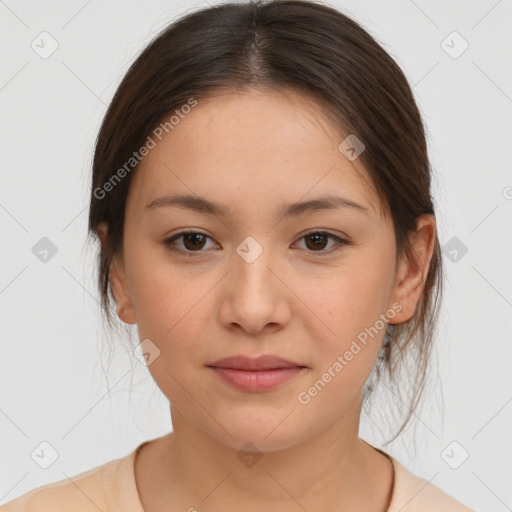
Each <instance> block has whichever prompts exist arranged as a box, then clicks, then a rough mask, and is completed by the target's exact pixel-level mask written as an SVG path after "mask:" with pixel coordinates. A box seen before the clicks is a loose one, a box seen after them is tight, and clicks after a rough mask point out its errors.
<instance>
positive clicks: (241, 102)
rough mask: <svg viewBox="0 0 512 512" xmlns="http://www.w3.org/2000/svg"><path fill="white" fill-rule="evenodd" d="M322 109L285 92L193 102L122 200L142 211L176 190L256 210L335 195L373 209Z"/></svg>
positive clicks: (362, 178)
mask: <svg viewBox="0 0 512 512" xmlns="http://www.w3.org/2000/svg"><path fill="white" fill-rule="evenodd" d="M323 108H325V107H323V106H322V105H320V104H318V103H317V102H315V101H314V100H313V99H312V98H310V97H308V96H304V95H301V94H298V93H296V92H293V91H290V92H286V93H285V92H283V91H274V90H265V91H262V90H258V89H250V90H247V91H244V92H227V93H223V94H220V95H216V96H214V97H210V98H208V99H206V100H204V99H203V100H198V103H197V106H195V107H194V108H193V109H191V110H190V111H189V113H188V114H185V115H181V116H180V118H179V121H178V122H177V123H175V124H174V125H173V126H172V128H169V127H168V133H167V134H166V135H165V136H164V137H163V138H162V140H161V141H157V143H156V147H154V149H152V150H150V151H149V153H148V154H147V155H146V156H145V157H144V159H143V160H142V162H141V163H140V164H139V166H138V168H137V170H136V172H135V175H134V176H133V178H132V183H131V186H130V193H129V200H130V201H129V202H131V203H136V205H137V208H143V207H144V206H145V204H147V202H148V200H151V199H154V197H156V196H157V195H161V194H162V193H164V192H166V193H167V192H169V193H172V192H174V193H176V192H178V193H182V192H183V193H189V194H198V195H201V196H208V197H211V198H212V199H214V200H218V201H221V202H224V203H230V204H234V203H236V202H237V201H238V202H240V203H241V204H249V203H251V201H254V202H259V203H260V205H261V201H262V200H263V201H264V202H265V204H266V203H269V204H270V203H281V202H283V199H284V198H286V200H285V201H284V202H291V201H297V200H298V199H299V198H301V197H303V198H304V199H307V198H308V194H309V195H311V196H313V195H318V194H325V193H330V194H332V193H336V192H340V193H344V194H345V195H349V196H350V198H351V199H353V200H354V201H357V202H359V203H364V204H365V206H367V207H368V208H369V209H372V210H374V211H376V206H377V204H378V199H377V197H376V193H375V190H374V189H373V186H372V184H371V183H370V180H369V179H368V177H367V173H366V170H365V169H364V167H363V166H362V164H361V163H360V161H358V160H355V161H350V160H349V159H347V158H346V156H345V155H344V154H343V153H342V152H341V151H340V149H339V144H340V143H341V141H342V140H343V138H344V135H343V134H342V133H340V130H339V129H337V127H336V126H335V125H334V123H333V122H330V121H329V120H328V119H327V118H326V116H325V115H324V110H323Z"/></svg>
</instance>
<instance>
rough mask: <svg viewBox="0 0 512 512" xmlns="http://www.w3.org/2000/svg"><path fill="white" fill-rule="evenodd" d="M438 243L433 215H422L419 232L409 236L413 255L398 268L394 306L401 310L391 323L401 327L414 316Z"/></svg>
mask: <svg viewBox="0 0 512 512" xmlns="http://www.w3.org/2000/svg"><path fill="white" fill-rule="evenodd" d="M435 240H436V221H435V218H434V216H433V215H431V214H425V215H422V216H421V217H420V218H419V219H418V222H417V224H416V231H415V232H414V233H412V235H411V236H410V241H411V251H412V255H411V256H409V257H407V256H406V255H404V256H403V257H402V258H401V259H400V261H399V262H398V265H397V272H396V279H395V284H394V286H393V293H392V301H391V304H393V303H396V302H398V303H399V304H400V305H401V306H402V309H401V310H400V311H399V312H398V313H397V314H396V315H395V316H394V317H393V321H390V322H389V323H390V324H401V323H403V322H406V321H407V320H409V319H410V318H411V317H412V316H413V315H414V312H415V310H416V305H417V303H418V301H419V298H420V296H421V293H422V291H423V287H424V285H425V280H426V278H427V274H428V270H429V268H430V261H431V259H432V254H433V252H434V248H435Z"/></svg>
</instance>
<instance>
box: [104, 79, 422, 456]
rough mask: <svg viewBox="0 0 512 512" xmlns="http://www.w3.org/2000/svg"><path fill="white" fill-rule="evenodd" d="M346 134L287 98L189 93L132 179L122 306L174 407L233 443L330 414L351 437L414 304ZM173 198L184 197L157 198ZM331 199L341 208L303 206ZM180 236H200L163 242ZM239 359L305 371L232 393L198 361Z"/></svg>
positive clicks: (300, 437) (290, 430) (312, 427)
mask: <svg viewBox="0 0 512 512" xmlns="http://www.w3.org/2000/svg"><path fill="white" fill-rule="evenodd" d="M343 138H344V137H342V138H340V137H339V136H337V135H335V134H334V131H333V128H332V126H330V125H329V124H328V123H327V122H326V121H325V120H324V119H323V118H322V117H321V115H320V114H319V107H318V106H316V105H315V104H313V103H312V102H310V101H308V100H307V99H305V97H303V96H299V95H298V94H295V93H292V92H287V93H286V95H284V94H281V93H278V92H268V91H265V92H262V91H258V90H254V89H252V90H249V91H246V92H243V93H232V94H226V95H222V96H219V97H216V98H214V99H210V100H209V101H204V102H203V101H199V103H198V105H197V106H196V107H195V108H193V109H192V110H191V112H190V113H189V114H187V115H186V116H183V118H182V119H180V121H179V123H178V124H177V125H175V126H174V128H173V129H172V131H170V132H169V134H168V135H167V136H166V137H165V138H163V140H162V141H161V142H159V143H158V144H157V146H156V147H155V148H154V149H152V150H151V151H150V152H149V154H148V155H147V156H146V157H145V158H144V160H143V161H142V162H141V164H140V165H139V167H138V169H137V171H136V173H135V175H134V176H133V180H132V183H131V184H130V192H129V196H128V199H127V207H126V216H125V228H124V254H123V258H122V259H121V258H120V259H118V260H117V262H116V266H115V267H113V268H111V279H112V280H113V285H114V292H115V296H116V301H117V303H118V314H119V316H120V317H121V319H122V320H123V321H125V322H127V323H135V322H136V323H137V325H138V330H139V336H140V340H141V341H142V340H150V341H149V342H148V341H145V342H144V343H145V345H144V351H148V352H149V353H150V354H153V355H150V359H149V361H148V362H149V370H150V372H151V374H152V376H153V378H154V379H155V381H156V383H157V385H158V386H159V387H160V389H161V390H162V392H163V393H164V394H165V395H166V396H167V398H168V399H169V401H170V402H171V403H172V405H173V407H175V408H176V409H177V410H179V411H180V413H181V414H182V415H183V417H185V418H187V420H188V421H190V422H191V423H192V424H194V425H195V426H196V427H199V428H200V429H202V430H203V431H205V432H208V433H209V434H210V435H211V436H213V437H215V438H216V439H217V440H219V441H221V442H223V443H224V444H226V445H229V446H232V447H233V448H240V447H242V446H243V445H245V444H246V443H247V442H248V441H251V442H252V443H253V444H254V445H255V446H256V447H258V449H260V450H262V451H273V450H277V449H282V448H286V447H288V446H292V445H294V444H297V443H299V442H301V441H305V440H307V439H308V438H310V437H312V436H315V435H317V434H318V433H319V432H320V431H322V430H324V429H326V428H328V427H330V426H333V427H334V426H336V424H337V423H339V422H343V424H344V425H349V424H350V426H351V428H352V427H353V428H354V429H355V430H354V432H356V433H357V425H358V421H359V413H360V405H361V398H362V390H363V387H364V383H365V381H366V379H367V377H368V375H369V373H370V371H371V368H372V366H373V365H374V362H375V360H376V357H377V354H378V352H379V349H380V346H381V344H382V341H383V338H384V334H385V329H386V325H387V323H388V322H389V323H400V322H403V321H405V320H407V319H408V318H410V316H411V315H412V314H413V312H414V308H415V305H416V302H417V300H418V297H419V294H420V292H421V278H420V277H418V272H416V273H415V271H414V268H413V267H411V266H410V265H409V264H408V263H406V262H404V263H402V262H400V263H399V264H398V263H397V262H396V247H395V238H394V230H393V225H392V222H391V218H390V217H389V216H388V217H387V218H383V217H381V215H380V213H379V209H380V203H379V200H378V197H377V195H376V193H375V190H374V189H373V187H372V186H371V185H370V184H369V182H365V181H364V179H363V176H364V173H365V171H364V168H363V167H362V164H361V163H360V161H359V159H355V160H353V161H352V159H351V158H347V156H346V155H345V154H344V153H342V151H340V149H339V145H340V143H341V142H342V140H343ZM348 154H349V155H350V156H351V153H348ZM358 171H359V172H358ZM362 173H363V174H362ZM177 195H180V196H191V198H192V199H193V200H192V199H189V200H188V201H184V202H182V203H181V204H178V203H174V204H172V203H171V201H170V200H168V201H166V199H165V198H170V197H172V196H177ZM326 196H330V197H331V198H344V200H345V204H344V203H343V201H339V202H338V204H337V205H336V206H335V207H331V208H325V207H320V206H321V204H320V202H319V203H314V202H313V203H309V202H310V201H315V200H321V199H322V198H325V197H326ZM201 201H204V202H206V201H208V203H215V205H217V207H218V211H215V212H212V211H213V210H212V208H210V207H207V206H205V205H204V204H203V203H202V202H201ZM303 202H306V203H308V205H306V206H304V207H294V208H292V210H291V213H290V212H288V213H286V210H287V208H289V207H290V205H293V204H294V203H303ZM315 205H316V206H315ZM355 205H357V206H355ZM183 231H194V232H195V233H196V235H185V236H181V237H176V238H175V239H174V241H169V239H171V238H173V237H175V236H176V235H179V234H180V233H182V232H183ZM319 232H320V233H319ZM325 232H327V234H325ZM315 233H316V235H315ZM322 233H324V234H322ZM308 234H309V235H308ZM306 235H308V236H306ZM336 237H339V239H340V240H345V242H341V241H339V240H338V238H336ZM427 242H428V240H427ZM430 243H431V242H430ZM427 265H428V262H427ZM155 346H156V347H158V350H159V351H160V353H159V355H157V356H156V357H155V353H156V354H158V350H156V349H155ZM155 351H156V352H155ZM237 355H245V356H247V357H257V356H260V355H276V356H279V357H281V358H283V359H286V360H288V361H291V362H293V363H296V364H297V365H299V366H301V367H303V368H302V369H299V370H296V371H290V370H289V371H288V372H289V373H286V374H287V375H289V378H288V379H287V380H285V381H283V382H281V383H280V384H277V385H274V386H272V387H269V388H266V389H263V388H259V389H250V390H248V389H241V388H238V387H236V386H234V385H233V384H231V383H229V382H228V381H227V380H225V379H224V377H223V376H222V374H221V373H222V372H221V371H219V370H215V369H213V368H212V367H210V366H209V365H211V364H212V363H214V362H215V361H218V360H220V359H223V358H226V357H230V356H237ZM274 374H275V373H274Z"/></svg>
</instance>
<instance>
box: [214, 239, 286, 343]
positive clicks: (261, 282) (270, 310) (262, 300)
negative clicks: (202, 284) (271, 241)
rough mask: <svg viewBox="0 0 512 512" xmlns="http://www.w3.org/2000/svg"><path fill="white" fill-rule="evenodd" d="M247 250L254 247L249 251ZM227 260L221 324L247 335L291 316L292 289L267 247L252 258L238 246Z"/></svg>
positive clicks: (280, 323) (271, 328) (281, 324)
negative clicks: (229, 262) (227, 273)
mask: <svg viewBox="0 0 512 512" xmlns="http://www.w3.org/2000/svg"><path fill="white" fill-rule="evenodd" d="M246 247H247V246H246ZM242 249H243V247H242ZM251 250H254V248H253V247H252V248H250V249H249V253H250V251H251ZM240 254H241V255H240ZM231 264H232V270H231V272H229V275H228V276H227V279H225V280H224V281H225V282H224V284H223V288H222V298H221V309H220V318H221V321H222V322H223V323H224V325H226V326H227V327H228V328H230V329H236V328H238V329H242V330H244V331H245V332H247V333H248V334H251V335H256V334H258V333H260V332H262V331H265V332H268V331H272V332H274V331H277V330H279V329H282V328H283V327H284V326H285V325H286V324H287V323H288V322H289V320H290V317H291V312H290V295H292V293H291V291H290V289H289V288H288V287H287V286H286V284H285V282H284V281H285V279H283V276H282V275H279V274H283V272H280V270H279V266H278V265H277V264H276V262H275V260H272V254H271V251H270V250H268V251H267V250H263V251H262V252H261V253H260V254H259V255H258V256H257V257H256V258H255V259H253V258H251V257H246V255H245V254H244V252H243V251H241V250H239V252H237V253H235V254H233V257H232V261H231Z"/></svg>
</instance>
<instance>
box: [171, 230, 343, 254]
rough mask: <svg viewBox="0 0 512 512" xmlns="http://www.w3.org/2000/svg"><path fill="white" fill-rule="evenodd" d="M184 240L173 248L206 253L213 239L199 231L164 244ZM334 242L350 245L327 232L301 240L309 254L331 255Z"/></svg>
mask: <svg viewBox="0 0 512 512" xmlns="http://www.w3.org/2000/svg"><path fill="white" fill-rule="evenodd" d="M179 239H182V240H181V241H182V247H178V248H177V247H172V248H175V249H177V250H179V251H182V252H189V253H190V252H204V251H202V250H201V249H203V248H204V247H205V244H206V240H207V239H210V240H211V238H210V237H209V236H208V235H204V234H203V233H200V232H198V231H182V232H181V233H178V234H176V235H174V236H172V237H171V238H168V239H167V240H165V241H164V244H165V245H167V246H175V245H176V241H178V240H179ZM329 239H331V240H334V242H335V243H334V248H335V247H336V245H344V244H348V242H347V241H346V240H343V239H342V238H340V237H339V236H336V235H333V234H332V233H328V232H325V231H312V232H310V233H306V234H305V235H303V236H302V237H301V238H300V239H299V240H306V247H307V248H308V249H310V251H309V252H322V253H330V252H332V251H333V249H334V248H333V247H332V246H331V247H330V248H329V249H328V250H325V245H326V242H327V243H328V240H329Z"/></svg>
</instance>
